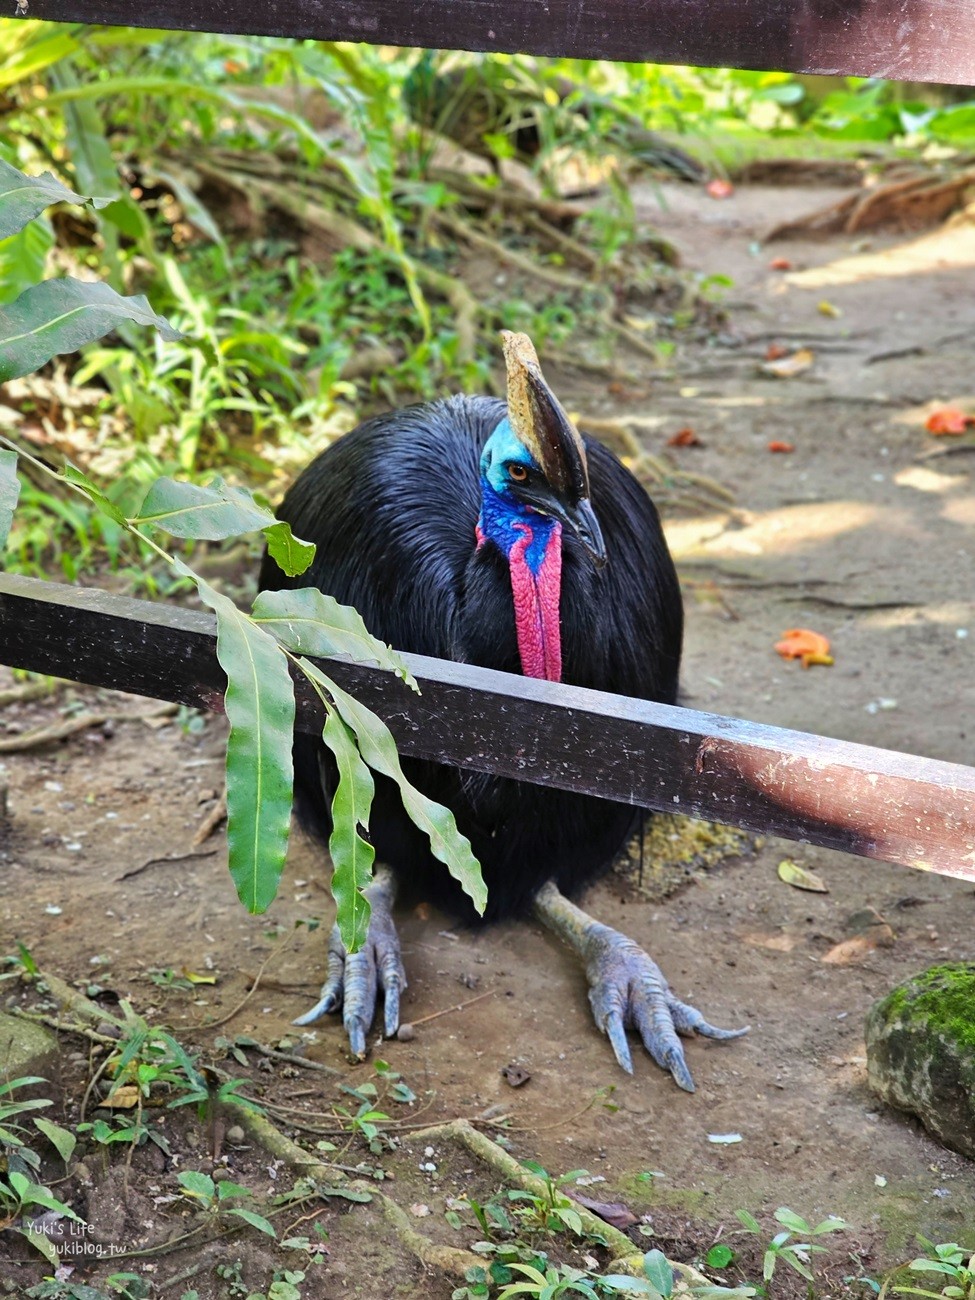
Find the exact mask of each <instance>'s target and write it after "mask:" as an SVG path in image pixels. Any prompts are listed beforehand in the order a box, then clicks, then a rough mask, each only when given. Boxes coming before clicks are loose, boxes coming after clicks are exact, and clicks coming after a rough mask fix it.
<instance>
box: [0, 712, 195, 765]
mask: <svg viewBox="0 0 975 1300" xmlns="http://www.w3.org/2000/svg"><path fill="white" fill-rule="evenodd" d="M177 708H178V706H177V705H175V704H161V705H160V706H159V707H158V708H156V709H147V710H145V711H144V712H142V713H124V712H122V711H121V710H118V709H113V710H111V711H109V712H108V713H82V714H79V715H78V717H76V718H66V719H65V720H64V721H62V722H52V723H49V724H48V725H47V726H44V727H35V728H34V730H33V731H25V732H23V733H22V734H21V735H19V736H10V737H8V738H7V739H6V740H0V754H19V753H21V752H22V751H23V750H25V749H40V748H41V746H43V745H52V744H54V742H55V741H58V740H66V739H67V738H68V736H74V735H76V734H77V733H78V732H79V731H87V730H88V728H89V727H100V726H102V725H103V724H104V723H106V722H146V721H148V720H150V719H154V718H164V717H169V716H171V715H172V714H174V713H175V712H176V710H177Z"/></svg>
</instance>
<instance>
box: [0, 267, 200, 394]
mask: <svg viewBox="0 0 975 1300" xmlns="http://www.w3.org/2000/svg"><path fill="white" fill-rule="evenodd" d="M123 321H134V322H135V323H136V324H137V325H151V326H153V327H154V328H155V329H157V330H158V331H159V333H160V334H161V335H162V337H163V338H164V339H169V340H175V339H179V338H181V337H182V335H181V334H180V333H179V331H178V330H174V329H173V327H172V326H171V325H170V324H169V322H168V321H166V320H164V319H163V318H162V316H157V315H156V313H155V312H154V311H153V310H152V308H151V307H150V306H149V303H148V302H147V301H146V299H145V298H144V297H143V296H142V295H141V294H139V295H137V296H135V297H132V298H123V297H122V296H121V294H118V293H116V292H115V290H114V289H112V288H110V287H109V286H108V285H107V284H89V283H87V282H83V281H81V280H72V279H70V278H67V279H63V280H44V281H43V282H42V283H41V284H38V285H35V286H34V287H33V288H31V289H28V290H26V292H24V293H22V294H21V295H20V297H19V298H18V299H17V300H16V302H12V303H10V305H9V306H7V307H3V308H0V383H5V382H6V381H7V380H8V379H16V378H17V377H18V376H19V375H26V374H29V373H30V372H31V371H32V370H37V369H38V367H39V366H43V365H44V364H45V362H47V361H50V359H51V357H53V356H57V355H58V354H59V353H62V352H76V351H77V350H78V348H80V347H82V346H83V345H84V344H85V343H91V342H93V341H94V340H95V339H100V338H101V337H102V336H103V335H105V334H109V333H110V332H111V331H112V330H113V329H115V328H116V326H118V325H119V324H120V323H122V322H123Z"/></svg>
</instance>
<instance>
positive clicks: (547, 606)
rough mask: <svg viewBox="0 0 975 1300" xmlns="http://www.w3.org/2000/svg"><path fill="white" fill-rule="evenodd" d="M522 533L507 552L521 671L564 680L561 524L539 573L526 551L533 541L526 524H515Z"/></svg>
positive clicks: (553, 536) (554, 530)
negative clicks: (526, 556)
mask: <svg viewBox="0 0 975 1300" xmlns="http://www.w3.org/2000/svg"><path fill="white" fill-rule="evenodd" d="M515 528H516V529H517V530H518V532H520V533H521V536H520V537H519V538H518V540H517V541H516V542H515V544H514V546H512V548H511V550H510V551H509V552H508V563H509V565H510V568H511V592H512V595H513V596H514V602H515V629H516V631H517V634H518V654H519V656H520V657H521V671H522V672H523V673H524V674H525V676H526V677H542V678H545V679H547V680H548V681H550V682H559V681H561V680H562V635H561V629H560V627H559V597H560V595H561V590H562V526H561V524H559V523H556V524H555V525H554V527H553V528H552V533H551V536H550V537H549V540H548V545H547V546H546V547H545V555H544V556H543V558H542V562H541V564H540V565H539V568H538V573H537V575H536V574H534V573H532V571H531V569H530V567H529V565H528V562H527V560H526V559H525V552H526V551H527V550H528V548H529V546H531V543H532V530H531V529H530V528H529V527H528V525H527V524H515Z"/></svg>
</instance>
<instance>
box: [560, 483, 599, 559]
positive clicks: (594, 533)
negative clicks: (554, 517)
mask: <svg viewBox="0 0 975 1300" xmlns="http://www.w3.org/2000/svg"><path fill="white" fill-rule="evenodd" d="M565 522H566V523H567V524H568V525H569V527H570V528H571V529H572V531H573V532H574V533H575V535H576V537H578V539H579V541H580V542H582V544H583V546H584V547H585V548H586V550H587V551H588V552H589V555H590V556H591V557H592V562H593V564H595V566H596V568H597V569H601V568H602V567H603V565H604V564H605V563H606V544H605V542H604V541H603V534H602V530H601V529H600V527H599V520H598V519H597V518H596V513H595V511H594V510H593V508H592V503H591V502H590V500H589V498H588V497H583V498H582V500H581V501H579V502H578V503H577V504H576V505H574V506H570V507H569V508H568V509H567V510H566V512H565Z"/></svg>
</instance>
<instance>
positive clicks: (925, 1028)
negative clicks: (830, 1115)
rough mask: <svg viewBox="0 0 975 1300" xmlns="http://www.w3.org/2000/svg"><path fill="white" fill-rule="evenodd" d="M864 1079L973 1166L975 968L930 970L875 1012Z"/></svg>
mask: <svg viewBox="0 0 975 1300" xmlns="http://www.w3.org/2000/svg"><path fill="white" fill-rule="evenodd" d="M867 1078H868V1080H869V1083H870V1086H871V1088H873V1090H874V1092H876V1093H878V1094H879V1095H880V1096H881V1097H882V1098H883V1099H884V1101H886V1102H887V1103H888V1104H889V1105H891V1106H896V1107H898V1108H899V1109H900V1110H906V1111H910V1112H911V1114H913V1115H916V1116H917V1117H918V1119H920V1121H921V1123H922V1124H923V1125H924V1127H925V1128H926V1129H927V1130H928V1132H929V1133H930V1134H932V1136H933V1137H936V1138H937V1139H938V1141H939V1142H941V1143H943V1144H944V1145H945V1146H946V1147H951V1148H952V1150H954V1151H960V1152H961V1154H962V1155H965V1156H968V1157H969V1158H970V1159H972V1160H975V962H958V963H956V964H952V965H943V966H932V967H931V969H930V970H926V971H924V972H923V973H922V974H920V975H916V976H915V977H914V978H913V979H910V980H908V981H907V982H906V983H904V984H900V985H898V987H897V988H895V989H894V990H893V991H892V992H891V993H888V994H887V996H886V997H885V998H882V999H881V1001H879V1002H876V1003H875V1004H874V1005H873V1007H872V1008H871V1009H870V1012H869V1014H868V1016H867Z"/></svg>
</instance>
